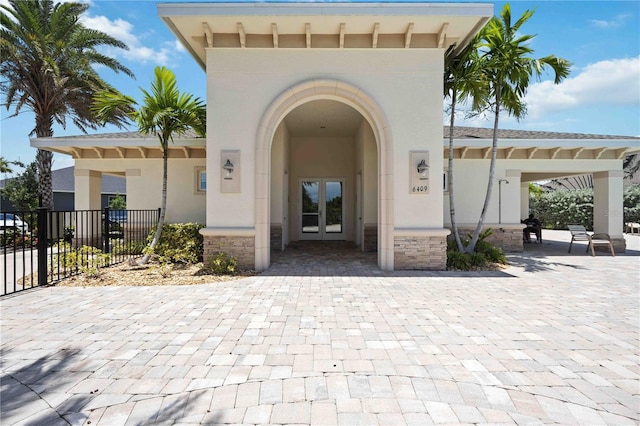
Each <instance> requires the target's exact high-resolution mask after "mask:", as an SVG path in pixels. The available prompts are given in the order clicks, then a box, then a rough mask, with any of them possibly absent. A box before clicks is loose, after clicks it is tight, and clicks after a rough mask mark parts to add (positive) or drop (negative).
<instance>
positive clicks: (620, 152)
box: [616, 148, 627, 160]
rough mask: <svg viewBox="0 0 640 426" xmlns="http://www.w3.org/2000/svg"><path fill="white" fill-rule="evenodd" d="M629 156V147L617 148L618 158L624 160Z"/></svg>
mask: <svg viewBox="0 0 640 426" xmlns="http://www.w3.org/2000/svg"><path fill="white" fill-rule="evenodd" d="M626 156H627V148H621V149H616V160H622V159H623V158H624V157H626Z"/></svg>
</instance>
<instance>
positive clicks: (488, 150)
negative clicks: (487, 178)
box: [482, 147, 493, 160]
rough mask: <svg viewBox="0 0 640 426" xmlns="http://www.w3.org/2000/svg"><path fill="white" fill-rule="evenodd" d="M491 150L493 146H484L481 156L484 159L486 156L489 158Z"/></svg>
mask: <svg viewBox="0 0 640 426" xmlns="http://www.w3.org/2000/svg"><path fill="white" fill-rule="evenodd" d="M492 150H493V148H492V147H489V148H485V149H484V152H483V153H482V158H484V159H485V160H486V159H487V158H489V157H490V156H491V151H492Z"/></svg>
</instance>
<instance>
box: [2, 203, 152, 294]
mask: <svg viewBox="0 0 640 426" xmlns="http://www.w3.org/2000/svg"><path fill="white" fill-rule="evenodd" d="M159 213H160V210H159V209H158V210H111V209H109V208H106V209H104V210H73V211H48V210H46V209H38V211H35V212H33V211H27V212H2V213H0V244H1V246H2V247H1V249H2V263H1V264H0V265H1V266H2V273H1V276H2V283H3V284H2V287H1V288H0V296H3V295H7V294H12V293H15V292H18V291H22V290H27V289H30V288H33V287H37V286H44V285H48V284H52V283H55V282H56V281H59V280H61V279H63V278H67V277H70V276H72V275H76V274H79V273H87V274H92V273H97V271H98V270H99V268H102V267H106V266H110V265H114V264H117V263H121V262H124V261H127V260H129V259H131V258H136V257H140V256H142V254H143V250H144V247H145V246H146V244H147V237H148V235H149V234H150V232H151V230H152V228H153V227H154V226H155V225H156V224H157V223H158V217H159Z"/></svg>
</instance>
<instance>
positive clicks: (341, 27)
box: [340, 22, 346, 49]
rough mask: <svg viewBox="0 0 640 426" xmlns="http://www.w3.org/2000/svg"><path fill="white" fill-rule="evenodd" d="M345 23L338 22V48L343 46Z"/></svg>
mask: <svg viewBox="0 0 640 426" xmlns="http://www.w3.org/2000/svg"><path fill="white" fill-rule="evenodd" d="M345 26H346V25H345V23H344V22H342V23H341V24H340V49H343V48H344V28H345Z"/></svg>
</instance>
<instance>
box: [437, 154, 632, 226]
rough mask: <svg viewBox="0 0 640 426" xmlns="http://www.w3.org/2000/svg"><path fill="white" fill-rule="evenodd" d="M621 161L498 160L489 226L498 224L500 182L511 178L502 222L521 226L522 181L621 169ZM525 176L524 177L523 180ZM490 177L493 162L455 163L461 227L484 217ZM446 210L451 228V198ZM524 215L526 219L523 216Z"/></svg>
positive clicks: (505, 190)
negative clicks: (546, 175)
mask: <svg viewBox="0 0 640 426" xmlns="http://www.w3.org/2000/svg"><path fill="white" fill-rule="evenodd" d="M620 168H621V166H620V162H619V161H618V160H580V161H579V160H497V162H496V169H495V176H494V185H493V194H492V196H491V204H490V206H489V210H488V212H487V216H486V219H485V223H486V224H498V221H499V217H498V216H499V215H498V204H499V201H500V199H499V198H500V197H499V185H498V181H499V180H500V179H503V178H504V179H507V180H508V181H509V183H508V184H505V183H503V184H502V223H503V224H517V223H520V221H521V220H522V219H524V216H523V215H522V213H523V212H522V210H523V209H524V207H523V206H524V202H523V201H522V199H521V188H522V190H526V188H527V185H526V184H524V183H523V184H522V185H521V182H522V178H525V177H527V178H529V177H530V176H532V173H531V171H535V175H536V176H539V177H540V178H543V177H544V176H545V173H556V174H557V173H564V174H566V175H571V174H576V173H588V172H597V171H602V170H610V169H611V170H616V169H620ZM521 177H522V178H521ZM488 178H489V160H455V161H454V185H455V194H456V220H457V222H458V223H459V224H463V225H464V224H475V223H477V221H478V218H479V217H480V212H481V210H482V204H483V203H484V198H485V194H486V190H487V181H488ZM443 198H444V211H445V212H446V215H445V224H446V225H447V226H448V225H450V222H451V221H450V218H449V197H448V194H445V196H444V197H443ZM521 216H522V217H521Z"/></svg>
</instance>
